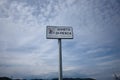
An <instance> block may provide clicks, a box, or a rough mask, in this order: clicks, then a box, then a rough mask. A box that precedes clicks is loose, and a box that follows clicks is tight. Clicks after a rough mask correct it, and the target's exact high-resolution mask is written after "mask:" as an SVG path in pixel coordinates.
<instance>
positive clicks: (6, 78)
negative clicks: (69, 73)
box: [0, 77, 96, 80]
mask: <svg viewBox="0 0 120 80" xmlns="http://www.w3.org/2000/svg"><path fill="white" fill-rule="evenodd" d="M0 80H28V79H12V78H9V77H0ZM29 80H58V78H53V79H29ZM63 80H96V79H93V78H63Z"/></svg>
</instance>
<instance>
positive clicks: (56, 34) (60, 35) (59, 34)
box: [46, 26, 73, 39]
mask: <svg viewBox="0 0 120 80" xmlns="http://www.w3.org/2000/svg"><path fill="white" fill-rule="evenodd" d="M46 37H47V39H73V29H72V27H63V26H47V30H46Z"/></svg>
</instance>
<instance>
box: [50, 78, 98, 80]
mask: <svg viewBox="0 0 120 80" xmlns="http://www.w3.org/2000/svg"><path fill="white" fill-rule="evenodd" d="M52 80H58V78H54V79H52ZM63 80H96V79H92V78H63Z"/></svg>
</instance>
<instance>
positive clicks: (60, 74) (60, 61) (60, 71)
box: [58, 39, 62, 80]
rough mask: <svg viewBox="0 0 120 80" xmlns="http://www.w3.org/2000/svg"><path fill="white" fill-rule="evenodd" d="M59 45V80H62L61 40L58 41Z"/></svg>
mask: <svg viewBox="0 0 120 80" xmlns="http://www.w3.org/2000/svg"><path fill="white" fill-rule="evenodd" d="M58 45H59V80H62V45H61V39H58Z"/></svg>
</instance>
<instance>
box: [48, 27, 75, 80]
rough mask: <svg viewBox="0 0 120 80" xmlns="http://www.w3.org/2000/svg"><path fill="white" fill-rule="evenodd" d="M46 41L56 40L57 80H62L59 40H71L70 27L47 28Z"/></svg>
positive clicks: (71, 31) (60, 45)
mask: <svg viewBox="0 0 120 80" xmlns="http://www.w3.org/2000/svg"><path fill="white" fill-rule="evenodd" d="M46 37H47V39H58V45H59V80H62V76H63V75H62V42H61V39H73V29H72V27H64V26H47V30H46Z"/></svg>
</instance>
